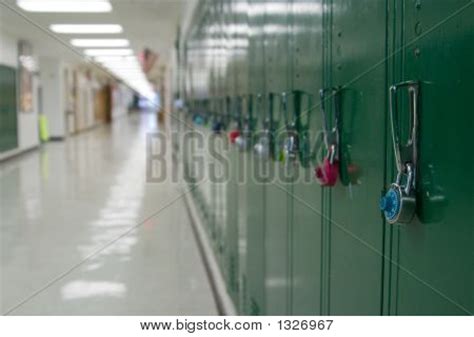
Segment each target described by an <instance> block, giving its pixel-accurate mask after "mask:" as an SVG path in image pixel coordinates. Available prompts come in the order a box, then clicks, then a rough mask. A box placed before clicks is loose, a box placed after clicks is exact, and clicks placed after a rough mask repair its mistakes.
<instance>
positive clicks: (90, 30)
mask: <svg viewBox="0 0 474 337" xmlns="http://www.w3.org/2000/svg"><path fill="white" fill-rule="evenodd" d="M49 29H51V30H52V31H53V32H55V33H60V34H118V33H122V32H123V28H122V26H121V25H113V24H92V25H89V24H78V25H75V24H72V25H71V24H54V25H51V26H49Z"/></svg>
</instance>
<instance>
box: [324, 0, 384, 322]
mask: <svg viewBox="0 0 474 337" xmlns="http://www.w3.org/2000/svg"><path fill="white" fill-rule="evenodd" d="M331 8H332V13H331V23H330V28H329V31H328V34H329V36H330V39H331V41H330V47H331V48H330V53H331V55H330V57H329V58H328V59H330V74H329V76H330V81H329V83H331V84H330V87H332V88H337V87H341V89H339V91H338V94H336V95H334V96H333V97H331V95H328V96H327V103H326V105H331V107H332V115H333V116H335V115H336V114H338V115H339V125H340V128H339V138H340V139H339V140H340V143H339V144H340V145H339V163H340V165H339V169H340V175H339V181H338V183H337V185H336V186H335V187H332V188H330V187H328V190H329V196H330V226H329V242H330V244H329V268H328V269H327V272H328V276H329V279H328V289H327V291H328V293H329V298H328V299H327V301H326V303H327V305H328V308H327V309H326V310H327V313H329V314H331V315H379V314H381V304H382V270H383V257H382V254H383V238H384V236H383V235H384V233H383V228H384V227H383V220H382V217H381V216H380V211H379V210H378V208H377V205H378V200H379V198H380V193H381V188H380V186H381V184H382V183H383V181H384V172H385V147H384V142H383V140H384V139H385V123H386V108H385V107H386V70H385V68H386V67H385V63H384V62H383V61H384V59H385V57H386V12H387V8H386V2H385V1H370V0H359V1H350V0H333V1H332V7H331ZM335 100H339V103H340V112H337V111H336V103H335ZM333 121H334V119H333ZM333 123H334V122H333ZM332 125H334V124H332Z"/></svg>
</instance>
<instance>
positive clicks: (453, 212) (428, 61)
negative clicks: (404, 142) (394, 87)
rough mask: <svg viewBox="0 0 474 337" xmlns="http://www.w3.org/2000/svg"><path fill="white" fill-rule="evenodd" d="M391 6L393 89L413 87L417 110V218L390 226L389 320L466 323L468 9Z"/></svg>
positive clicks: (473, 81) (441, 1) (455, 1)
mask: <svg viewBox="0 0 474 337" xmlns="http://www.w3.org/2000/svg"><path fill="white" fill-rule="evenodd" d="M391 3H392V5H393V6H394V9H395V11H396V12H395V13H394V14H395V18H396V27H395V32H396V36H397V38H398V40H397V41H396V44H395V45H394V46H392V48H393V50H394V51H395V57H394V61H395V62H394V67H393V70H394V71H393V76H392V81H393V82H392V84H396V83H398V82H400V81H404V80H415V81H419V83H420V94H419V102H420V105H419V109H418V110H419V138H418V165H417V179H416V192H417V193H416V195H417V212H416V213H417V214H416V216H415V219H414V220H413V221H412V222H411V223H408V224H405V225H400V224H395V225H392V226H391V230H392V232H393V236H392V241H391V244H392V246H393V247H394V250H393V260H394V262H393V264H392V268H391V272H392V278H391V281H392V282H391V283H392V285H393V286H392V287H393V289H392V294H393V296H392V298H391V302H390V307H389V308H390V314H398V315H417V314H419V315H467V314H470V315H472V314H473V313H474V294H473V288H474V286H473V285H474V279H473V268H472V262H473V224H474V218H473V213H472V207H473V195H474V191H473V184H472V174H473V172H474V170H473V161H472V130H473V124H472V90H473V88H474V70H473V67H474V65H473V60H474V52H473V48H474V20H473V18H474V6H473V1H472V0H450V1H445V0H432V1H419V0H418V1H395V2H393V1H391ZM406 105H407V104H403V103H401V104H400V114H401V115H402V117H403V118H402V121H406V119H407V115H408V109H407V107H406ZM404 124H405V125H406V124H407V123H404ZM405 125H404V128H405V129H406V126H405ZM402 137H403V135H402ZM390 159H391V156H390ZM391 173H392V172H391ZM390 177H392V178H393V175H389V178H390ZM392 181H393V180H389V181H387V183H389V182H392Z"/></svg>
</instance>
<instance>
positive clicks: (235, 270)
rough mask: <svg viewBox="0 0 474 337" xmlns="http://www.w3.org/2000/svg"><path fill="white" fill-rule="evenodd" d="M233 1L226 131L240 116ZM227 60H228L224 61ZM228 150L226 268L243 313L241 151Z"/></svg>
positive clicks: (228, 6)
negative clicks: (238, 114) (240, 243)
mask: <svg viewBox="0 0 474 337" xmlns="http://www.w3.org/2000/svg"><path fill="white" fill-rule="evenodd" d="M232 4H233V0H223V5H222V10H223V22H222V25H223V26H222V37H223V40H224V41H225V47H224V55H223V56H224V57H223V65H222V66H223V68H224V70H223V76H224V77H225V86H226V92H225V95H226V96H225V106H226V107H225V110H226V115H227V118H228V120H227V130H226V132H227V134H226V138H227V141H228V133H229V132H230V131H231V129H232V128H234V127H235V122H236V118H237V117H236V116H237V98H236V95H237V91H236V90H237V89H236V81H235V78H236V64H235V62H233V59H232V52H233V50H232V49H231V48H230V47H229V46H230V41H231V39H232V38H233V37H232V33H231V30H230V29H229V27H232V26H233V25H234V13H233V12H232ZM224 60H225V63H224ZM227 149H228V151H227V152H226V156H227V158H228V159H229V179H228V183H227V188H226V218H227V231H226V233H225V241H226V244H225V249H226V251H227V253H226V256H227V257H226V259H227V262H226V265H227V267H226V269H227V272H226V274H227V285H228V286H227V287H228V290H229V293H230V295H231V296H232V298H233V300H234V304H235V306H236V308H237V310H238V311H239V312H241V307H242V305H243V304H242V302H243V301H242V299H243V298H244V297H245V296H244V294H243V293H244V290H245V286H244V284H243V275H242V274H243V272H244V270H243V267H242V265H244V264H242V263H241V260H240V258H241V255H243V256H245V255H244V252H242V251H241V250H240V249H239V238H240V232H239V198H238V196H239V189H238V176H239V153H238V150H237V149H236V147H235V146H233V144H227Z"/></svg>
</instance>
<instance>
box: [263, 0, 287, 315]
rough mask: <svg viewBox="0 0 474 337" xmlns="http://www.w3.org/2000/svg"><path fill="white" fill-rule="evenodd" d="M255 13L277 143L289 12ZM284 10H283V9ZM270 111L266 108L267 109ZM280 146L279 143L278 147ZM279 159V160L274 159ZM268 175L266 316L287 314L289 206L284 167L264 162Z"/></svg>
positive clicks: (272, 5) (278, 6)
mask: <svg viewBox="0 0 474 337" xmlns="http://www.w3.org/2000/svg"><path fill="white" fill-rule="evenodd" d="M256 4H258V5H259V6H258V8H260V10H259V11H257V13H258V14H259V15H261V16H263V17H264V22H263V33H264V39H265V51H264V52H265V82H266V83H265V88H266V91H267V97H269V95H270V94H271V95H272V98H273V100H272V102H273V103H272V107H273V111H274V114H273V119H274V122H275V123H274V124H275V125H274V129H275V130H276V131H277V132H276V134H275V137H276V142H277V143H279V141H280V137H279V135H280V133H281V130H283V129H282V127H283V122H282V118H281V110H280V101H281V95H282V93H284V92H286V91H287V90H288V88H289V86H288V83H289V76H288V74H289V71H290V67H289V61H290V58H289V55H288V50H289V37H288V35H289V34H288V33H289V30H288V24H289V10H290V6H289V3H288V2H287V1H284V0H280V1H272V2H268V1H267V2H263V1H262V2H257V3H256ZM282 9H283V10H282ZM267 108H269V106H267ZM277 145H279V144H277ZM276 159H278V158H276ZM267 164H268V169H267V172H269V176H270V177H272V179H274V180H273V181H272V182H270V183H269V184H267V185H266V187H265V244H264V249H265V300H266V310H265V313H266V314H267V315H284V314H286V313H288V312H289V306H290V301H289V284H290V265H289V264H290V259H289V249H290V248H289V243H290V242H289V216H290V212H289V207H288V202H289V199H288V192H287V191H286V190H287V189H288V186H287V185H288V184H285V183H283V182H282V181H281V180H279V179H278V177H279V172H280V170H281V169H282V167H283V165H282V163H281V162H280V161H278V160H273V159H271V160H269V161H267Z"/></svg>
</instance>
